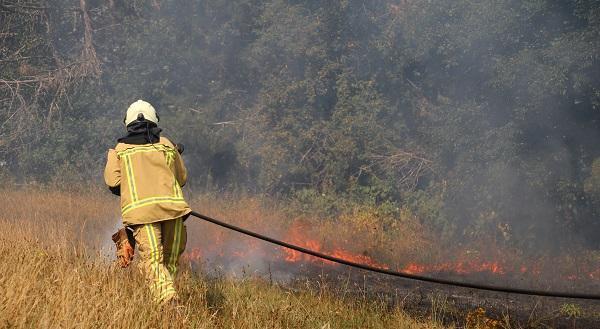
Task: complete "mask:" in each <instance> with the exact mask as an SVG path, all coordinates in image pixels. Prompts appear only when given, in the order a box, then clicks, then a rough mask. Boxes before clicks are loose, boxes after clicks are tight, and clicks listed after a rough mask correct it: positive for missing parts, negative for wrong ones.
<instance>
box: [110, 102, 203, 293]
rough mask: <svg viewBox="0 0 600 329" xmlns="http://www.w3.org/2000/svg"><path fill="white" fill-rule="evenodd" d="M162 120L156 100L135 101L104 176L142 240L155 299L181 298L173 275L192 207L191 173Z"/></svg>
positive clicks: (126, 221)
mask: <svg viewBox="0 0 600 329" xmlns="http://www.w3.org/2000/svg"><path fill="white" fill-rule="evenodd" d="M158 122H159V117H158V115H157V113H156V110H155V109H154V107H153V106H152V105H151V104H150V103H148V102H145V101H143V100H138V101H136V102H134V103H133V104H131V105H130V106H129V108H128V109H127V115H126V116H125V119H124V124H125V126H126V127H127V134H126V135H125V136H123V137H121V138H119V139H118V140H117V142H118V143H117V145H116V146H115V148H114V149H109V150H108V159H107V162H106V168H105V170H104V180H105V182H106V184H107V185H108V187H109V188H110V190H111V191H112V192H113V193H115V194H117V195H120V197H121V214H122V217H123V224H124V226H125V227H126V228H127V229H128V232H129V234H130V238H131V240H133V241H132V242H133V243H134V246H135V245H137V246H138V251H139V262H138V266H139V267H140V270H141V271H142V272H143V273H144V274H145V276H146V277H147V278H148V280H149V282H150V288H151V290H152V293H153V294H154V296H155V300H156V301H157V302H158V303H159V304H169V303H176V301H177V300H178V296H177V292H176V291H175V287H174V285H173V279H174V278H175V275H176V273H177V264H178V260H179V257H180V256H181V254H182V253H183V250H184V249H185V244H186V237H187V233H186V227H185V224H184V220H185V219H186V218H187V216H188V215H189V213H190V212H191V209H190V207H189V206H188V204H187V202H186V201H185V199H184V197H183V194H182V191H181V187H182V186H184V185H185V183H186V176H187V173H186V169H185V166H184V164H183V160H182V158H181V155H180V153H179V152H178V148H177V147H176V145H175V144H173V143H172V142H171V141H170V140H169V139H167V138H165V137H164V136H161V135H160V133H161V131H162V130H161V129H160V128H159V127H158ZM113 239H114V237H113ZM115 242H116V241H115ZM132 256H133V249H131V257H132ZM129 260H130V259H129ZM129 260H128V261H127V264H128V262H129ZM127 264H126V265H127Z"/></svg>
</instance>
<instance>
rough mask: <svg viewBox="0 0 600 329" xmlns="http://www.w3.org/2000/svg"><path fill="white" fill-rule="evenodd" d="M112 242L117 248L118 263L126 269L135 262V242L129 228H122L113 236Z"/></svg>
mask: <svg viewBox="0 0 600 329" xmlns="http://www.w3.org/2000/svg"><path fill="white" fill-rule="evenodd" d="M112 240H113V242H114V243H115V246H116V247H117V263H118V264H119V266H121V267H123V268H125V267H127V266H129V264H131V261H133V255H134V250H135V249H134V248H135V240H134V239H133V234H131V231H130V230H129V229H127V228H122V229H120V230H118V231H117V233H115V234H113V235H112Z"/></svg>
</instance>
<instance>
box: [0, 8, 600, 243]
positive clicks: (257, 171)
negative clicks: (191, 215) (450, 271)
mask: <svg viewBox="0 0 600 329" xmlns="http://www.w3.org/2000/svg"><path fill="white" fill-rule="evenodd" d="M0 25H1V27H0V28H1V30H0V70H1V80H0V124H1V125H2V126H1V129H0V177H2V178H0V179H3V180H4V181H6V182H9V181H13V182H15V181H16V182H39V183H49V182H53V183H58V184H66V185H68V186H70V185H75V184H101V181H100V177H101V172H102V167H103V165H104V159H105V152H106V149H107V148H108V147H111V146H113V145H114V143H115V140H116V138H117V137H119V136H120V135H121V134H123V132H124V127H123V125H122V119H123V116H124V112H125V110H126V108H127V106H128V105H129V104H130V103H131V102H133V101H135V100H136V99H139V98H143V99H145V100H148V101H150V102H151V103H153V104H154V105H155V107H156V108H157V109H158V111H159V113H160V116H161V124H162V126H163V128H165V134H166V135H167V136H170V137H171V138H172V139H174V140H176V141H178V142H181V143H184V144H185V145H186V153H185V155H186V158H185V160H186V162H187V165H188V168H189V170H190V174H191V185H192V187H194V188H196V189H198V188H202V189H213V190H215V191H216V192H223V191H228V192H243V193H252V194H265V195H270V196H274V197H279V198H282V199H292V200H294V201H299V202H300V203H301V204H304V205H307V207H308V208H312V210H318V211H321V212H322V213H325V214H327V213H331V214H332V213H335V212H338V211H340V210H343V208H344V207H345V206H346V205H347V204H348V202H351V203H354V204H363V205H369V206H373V207H377V208H378V209H380V211H381V212H384V213H388V214H391V215H393V214H396V213H400V212H402V213H403V214H404V215H405V216H406V214H410V216H412V217H413V218H416V219H418V220H420V221H422V222H423V223H425V224H427V225H428V226H429V227H431V228H432V229H435V230H438V231H439V232H440V233H443V234H445V235H446V236H447V237H463V238H468V239H471V238H481V237H484V236H485V237H490V238H493V239H495V240H499V241H502V243H507V244H509V245H515V246H521V247H526V246H535V247H541V246H547V245H546V244H545V242H548V241H551V242H553V243H552V244H549V245H552V246H554V247H556V248H561V247H560V246H568V247H570V246H572V245H573V244H587V245H588V246H592V247H594V248H598V247H600V245H599V243H600V240H599V239H598V236H599V235H600V222H599V221H598V220H597V218H598V216H599V215H600V147H598V140H599V137H600V61H599V58H598V56H599V55H598V54H600V35H599V33H600V4H598V2H597V1H593V0H574V1H550V0H547V1H545V0H535V1H533V0H531V1H530V0H528V1H511V0H504V1H492V0H483V1H472V0H453V1H447V0H433V1H420V0H374V1H352V0H345V1H342V0H340V1H283V0H273V1H255V0H214V1H199V0H177V1H176V0H150V1H142V0H136V1H124V0H111V1H104V0H102V1H101V0H79V1H74V0H47V1H41V0H38V1H20V0H13V1H2V2H1V3H0ZM557 240H560V241H564V242H565V243H563V244H558V243H555V241H557Z"/></svg>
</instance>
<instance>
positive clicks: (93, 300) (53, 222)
mask: <svg viewBox="0 0 600 329" xmlns="http://www.w3.org/2000/svg"><path fill="white" fill-rule="evenodd" d="M1 195H2V203H1V204H0V223H1V224H2V228H3V229H2V230H1V231H0V273H2V276H1V277H0V291H1V292H2V293H0V328H13V327H27V328H44V327H46V328H48V327H55V328H56V327H61V328H69V327H99V328H105V327H134V328H142V327H143V328H157V327H169V326H175V324H176V323H177V325H176V326H179V325H185V326H190V327H197V328H212V327H221V328H257V327H269V328H391V327H393V328H440V327H442V325H441V324H440V323H439V321H437V320H436V319H435V317H432V318H427V319H421V320H415V319H414V318H411V317H410V316H408V315H407V314H406V313H405V312H404V311H403V310H402V309H399V308H392V309H390V308H389V307H388V306H387V305H385V303H383V302H380V301H376V300H365V299H354V298H344V297H340V296H338V295H334V294H333V293H332V292H330V291H327V290H326V289H320V290H312V289H307V290H306V291H302V292H290V291H288V290H285V289H282V288H279V287H277V286H275V285H272V284H269V283H268V282H265V280H261V279H258V278H250V277H249V278H245V279H241V280H232V279H227V278H210V279H209V278H206V277H202V276H199V275H197V274H194V273H192V272H191V271H189V270H184V271H183V273H182V275H181V276H180V278H179V280H178V286H179V290H180V293H181V296H182V299H183V307H180V308H177V309H171V308H165V309H160V308H158V307H156V306H155V305H153V304H152V303H151V302H149V300H150V296H149V292H148V291H147V289H145V287H146V286H145V284H144V282H143V281H142V278H141V276H140V275H139V274H138V273H137V272H136V271H135V269H128V270H121V269H118V268H116V267H115V266H114V265H113V264H112V262H111V259H110V256H112V255H111V252H112V250H110V249H108V248H109V246H110V245H109V244H108V242H109V236H110V235H109V234H110V232H111V231H112V230H113V229H114V228H115V227H116V225H117V224H118V210H117V203H116V201H115V200H114V199H111V198H110V197H109V196H107V195H106V194H105V193H104V192H94V191H87V192H71V193H68V192H60V193H56V191H52V190H37V189H36V190H32V189H27V190H26V191H3V192H1ZM198 202H202V200H199V201H198ZM246 202H249V203H252V202H254V201H252V200H248V201H246ZM212 207H216V203H214V202H212V203H210V202H206V203H205V209H206V210H210V209H213V210H214V209H215V208H212ZM252 209H256V208H253V207H246V210H244V209H243V208H237V209H234V207H230V208H223V209H221V212H222V213H223V214H227V213H229V214H232V213H233V212H234V211H248V212H251V211H253V210H252ZM249 218H257V217H256V216H250V217H249Z"/></svg>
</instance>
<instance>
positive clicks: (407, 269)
mask: <svg viewBox="0 0 600 329" xmlns="http://www.w3.org/2000/svg"><path fill="white" fill-rule="evenodd" d="M315 232H318V231H317V230H315V229H314V227H313V226H312V225H310V224H302V223H299V222H295V223H294V224H293V225H292V226H291V227H290V228H289V229H287V230H286V231H284V233H283V234H279V236H281V240H283V241H286V242H289V243H291V244H294V245H297V246H299V247H303V248H306V249H310V250H313V251H316V252H319V253H323V254H326V255H329V256H332V257H335V258H340V259H343V260H346V261H350V262H353V263H358V264H363V265H368V266H372V267H375V268H380V269H386V270H387V269H393V270H396V271H398V272H402V273H407V274H414V275H425V276H436V275H472V274H483V275H494V276H496V275H497V276H503V275H512V276H520V277H523V278H525V277H528V278H531V279H539V278H540V277H541V276H542V274H544V273H545V274H547V275H550V276H553V277H555V278H559V279H561V280H565V281H578V280H592V281H600V268H598V266H594V265H593V264H591V265H587V266H579V267H578V271H577V272H576V273H574V272H573V271H570V270H569V268H565V269H564V270H563V271H562V272H561V271H560V269H557V268H556V267H555V266H552V265H548V264H546V262H544V261H536V262H533V263H528V264H519V262H520V261H521V262H522V261H523V260H522V259H521V258H519V257H516V256H515V255H512V256H511V254H507V253H500V252H499V253H497V254H496V255H495V256H494V258H492V259H491V260H490V259H483V258H482V257H480V256H479V257H477V256H475V257H473V255H472V254H470V253H469V252H468V251H465V252H464V253H461V252H460V251H458V252H457V253H456V254H455V255H453V256H455V257H456V260H454V261H449V262H442V263H427V262H423V263H419V262H410V263H407V264H405V265H403V266H399V267H391V266H389V265H386V264H385V263H383V262H380V261H376V260H374V259H373V258H372V257H370V256H368V255H367V254H366V253H365V252H354V251H352V250H351V249H350V248H345V247H343V246H341V245H340V244H337V243H336V242H335V241H326V242H323V241H320V240H319V239H318V238H316V237H315V235H317V234H318V233H315ZM183 256H184V259H185V260H186V261H189V262H197V261H200V260H204V259H214V260H218V261H222V262H223V263H227V264H228V263H232V262H233V263H237V264H239V263H240V261H242V262H244V261H245V260H247V259H264V260H267V261H276V262H281V263H299V264H315V265H323V264H324V265H327V266H338V264H337V263H334V262H332V261H328V260H323V259H320V258H317V257H314V256H311V255H307V254H304V253H301V252H298V251H295V250H292V249H288V248H283V247H281V248H277V249H270V248H269V247H268V244H265V243H264V242H262V241H259V240H256V239H250V238H241V239H239V238H238V237H237V236H236V235H233V234H231V233H223V232H221V233H217V234H213V235H211V239H206V242H205V244H204V245H203V246H202V247H200V248H198V247H197V248H191V249H190V250H188V251H186V253H185V254H184V255H183ZM543 264H546V265H545V266H542V265H543ZM549 264H552V262H550V263H549ZM572 269H573V268H571V270H572ZM553 271H555V272H553Z"/></svg>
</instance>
